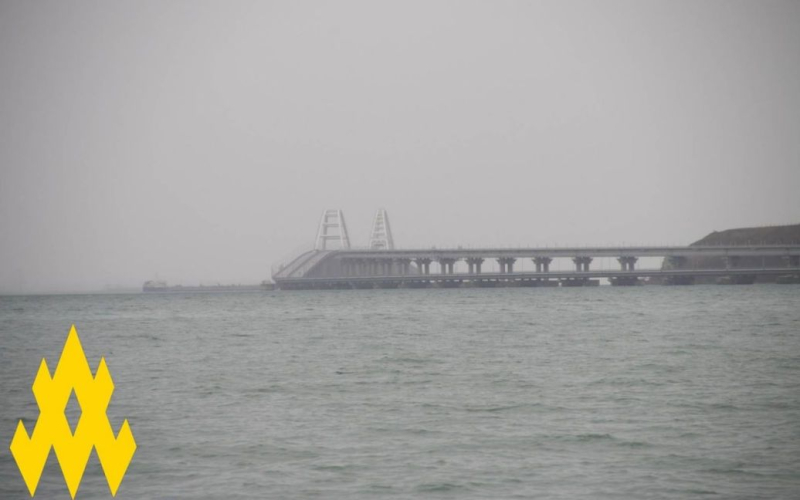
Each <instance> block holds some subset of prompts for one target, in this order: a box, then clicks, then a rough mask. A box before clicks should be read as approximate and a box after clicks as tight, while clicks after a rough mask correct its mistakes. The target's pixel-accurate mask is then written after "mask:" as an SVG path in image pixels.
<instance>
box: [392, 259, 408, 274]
mask: <svg viewBox="0 0 800 500" xmlns="http://www.w3.org/2000/svg"><path fill="white" fill-rule="evenodd" d="M394 262H395V264H396V265H397V272H398V274H400V275H403V276H406V275H407V274H410V273H409V271H410V269H411V259H394Z"/></svg>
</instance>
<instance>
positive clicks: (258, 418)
mask: <svg viewBox="0 0 800 500" xmlns="http://www.w3.org/2000/svg"><path fill="white" fill-rule="evenodd" d="M73 323H74V324H75V325H76V327H77V329H78V332H79V334H80V338H81V341H82V343H83V347H84V350H85V351H86V353H87V356H88V358H89V362H90V365H91V366H92V369H95V368H96V366H97V364H98V362H99V360H100V358H101V357H103V356H105V359H106V362H107V364H108V367H109V370H110V372H111V375H112V377H113V379H114V382H115V386H116V389H115V392H114V394H113V398H112V402H111V404H110V406H109V409H108V415H109V418H110V420H111V423H112V426H113V428H114V429H115V432H116V431H117V430H118V429H119V427H120V425H121V424H122V421H123V420H124V419H126V418H127V419H128V421H129V423H130V426H131V429H132V430H133V434H134V436H135V439H136V442H137V443H138V449H137V451H136V454H135V455H134V457H133V461H132V462H131V465H130V467H129V469H128V472H127V475H126V476H125V479H124V480H123V482H122V485H121V487H120V489H119V491H118V493H117V497H116V498H118V499H134V498H135V499H139V498H181V499H197V498H208V499H223V498H224V499H238V498H297V499H312V498H313V499H316V498H326V499H327V498H342V499H360V498H363V499H371V498H391V499H401V498H454V499H455V498H457V499H472V498H482V499H483V498H491V499H495V498H496V499H500V498H544V499H549V498H554V499H562V498H563V499H590V498H591V499H597V498H601V499H602V498H609V499H618V498H635V499H640V498H642V499H662V498H663V499H685V498H725V499H735V498H741V499H755V498H765V499H767V498H768V499H781V498H785V499H790V498H793V499H796V498H800V286H792V285H787V286H779V285H752V286H690V287H656V286H653V287H637V288H616V287H609V286H603V287H598V288H565V289H457V290H375V291H366V290H354V291H317V292H311V291H307V292H279V291H276V292H256V293H235V292H233V293H222V294H164V295H159V294H131V295H60V296H27V297H0V448H1V449H0V498H2V499H15V498H19V499H24V498H30V495H29V493H28V491H27V489H26V487H25V484H24V482H23V480H22V477H21V475H20V473H19V471H18V469H17V466H16V464H15V462H14V460H13V458H12V456H11V453H10V451H9V450H8V445H9V444H10V442H11V438H12V436H13V434H14V431H15V429H16V426H17V422H18V421H19V420H20V419H22V420H23V422H24V424H25V426H26V428H27V429H28V432H30V431H31V430H32V429H33V426H34V424H35V422H36V419H37V417H38V414H39V411H38V407H37V405H36V401H35V399H34V396H33V394H32V392H31V385H32V383H33V380H34V377H35V376H36V373H37V370H38V368H39V364H40V362H41V359H42V358H43V357H44V358H46V359H47V363H48V366H49V367H50V369H51V370H54V369H55V366H56V363H57V361H58V358H59V356H60V353H61V349H62V348H63V345H64V341H65V339H66V336H67V333H68V331H69V328H70V325H72V324H73ZM67 413H68V415H69V416H70V418H71V419H72V420H73V421H76V419H77V417H78V414H79V407H77V405H76V404H75V403H74V402H73V403H70V405H69V407H68V412H67ZM36 498H60V499H67V498H69V493H68V491H67V488H66V486H65V483H64V480H63V477H62V475H61V471H60V469H59V466H58V462H57V461H56V459H55V457H54V454H53V453H51V455H50V458H49V459H48V463H47V466H46V467H45V470H44V473H43V475H42V479H41V482H40V483H39V488H38V491H37V494H36ZM76 498H79V499H90V498H91V499H94V498H103V499H106V498H111V495H110V493H109V490H108V486H107V485H106V482H105V478H104V476H103V473H102V469H101V467H100V464H99V462H98V459H97V456H96V455H95V454H94V453H93V454H92V457H91V459H90V461H89V465H88V466H87V469H86V474H85V476H84V478H83V482H82V484H81V486H80V489H79V491H78V494H77V496H76Z"/></svg>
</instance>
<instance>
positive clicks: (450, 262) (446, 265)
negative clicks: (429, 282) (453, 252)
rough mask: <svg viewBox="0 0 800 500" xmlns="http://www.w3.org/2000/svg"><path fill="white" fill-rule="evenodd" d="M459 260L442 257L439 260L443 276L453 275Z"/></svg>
mask: <svg viewBox="0 0 800 500" xmlns="http://www.w3.org/2000/svg"><path fill="white" fill-rule="evenodd" d="M456 260H457V259H453V258H450V257H441V258H440V259H439V267H440V269H441V274H453V272H454V269H453V268H454V266H455V263H456Z"/></svg>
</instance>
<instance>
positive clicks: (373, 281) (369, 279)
mask: <svg viewBox="0 0 800 500" xmlns="http://www.w3.org/2000/svg"><path fill="white" fill-rule="evenodd" d="M785 275H790V276H791V275H793V276H800V267H789V268H787V267H779V268H736V269H636V270H630V271H623V270H600V271H549V272H517V273H481V274H476V273H472V274H469V273H453V274H411V275H389V276H347V277H345V276H338V277H331V276H328V277H316V278H294V279H283V280H280V282H279V286H280V287H281V288H284V289H316V288H320V289H324V288H397V287H408V288H419V287H427V286H458V285H462V284H467V285H473V286H498V285H500V286H558V285H559V284H561V285H562V286H586V285H596V284H598V281H597V280H599V279H601V278H607V279H609V280H610V281H611V283H612V284H614V285H625V286H631V285H640V284H643V282H642V281H641V280H640V279H641V278H652V277H659V278H662V279H665V278H666V279H668V280H670V279H671V280H672V281H668V283H671V284H685V285H688V284H691V283H693V281H694V278H696V277H718V278H727V279H731V281H730V282H731V283H742V284H749V283H753V281H754V280H755V277H756V276H785Z"/></svg>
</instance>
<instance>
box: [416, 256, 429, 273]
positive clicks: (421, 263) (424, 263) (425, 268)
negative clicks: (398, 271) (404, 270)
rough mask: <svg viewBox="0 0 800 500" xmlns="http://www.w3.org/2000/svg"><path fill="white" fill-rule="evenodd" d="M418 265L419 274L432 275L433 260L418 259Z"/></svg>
mask: <svg viewBox="0 0 800 500" xmlns="http://www.w3.org/2000/svg"><path fill="white" fill-rule="evenodd" d="M416 263H417V269H419V274H431V259H428V258H421V259H416Z"/></svg>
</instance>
